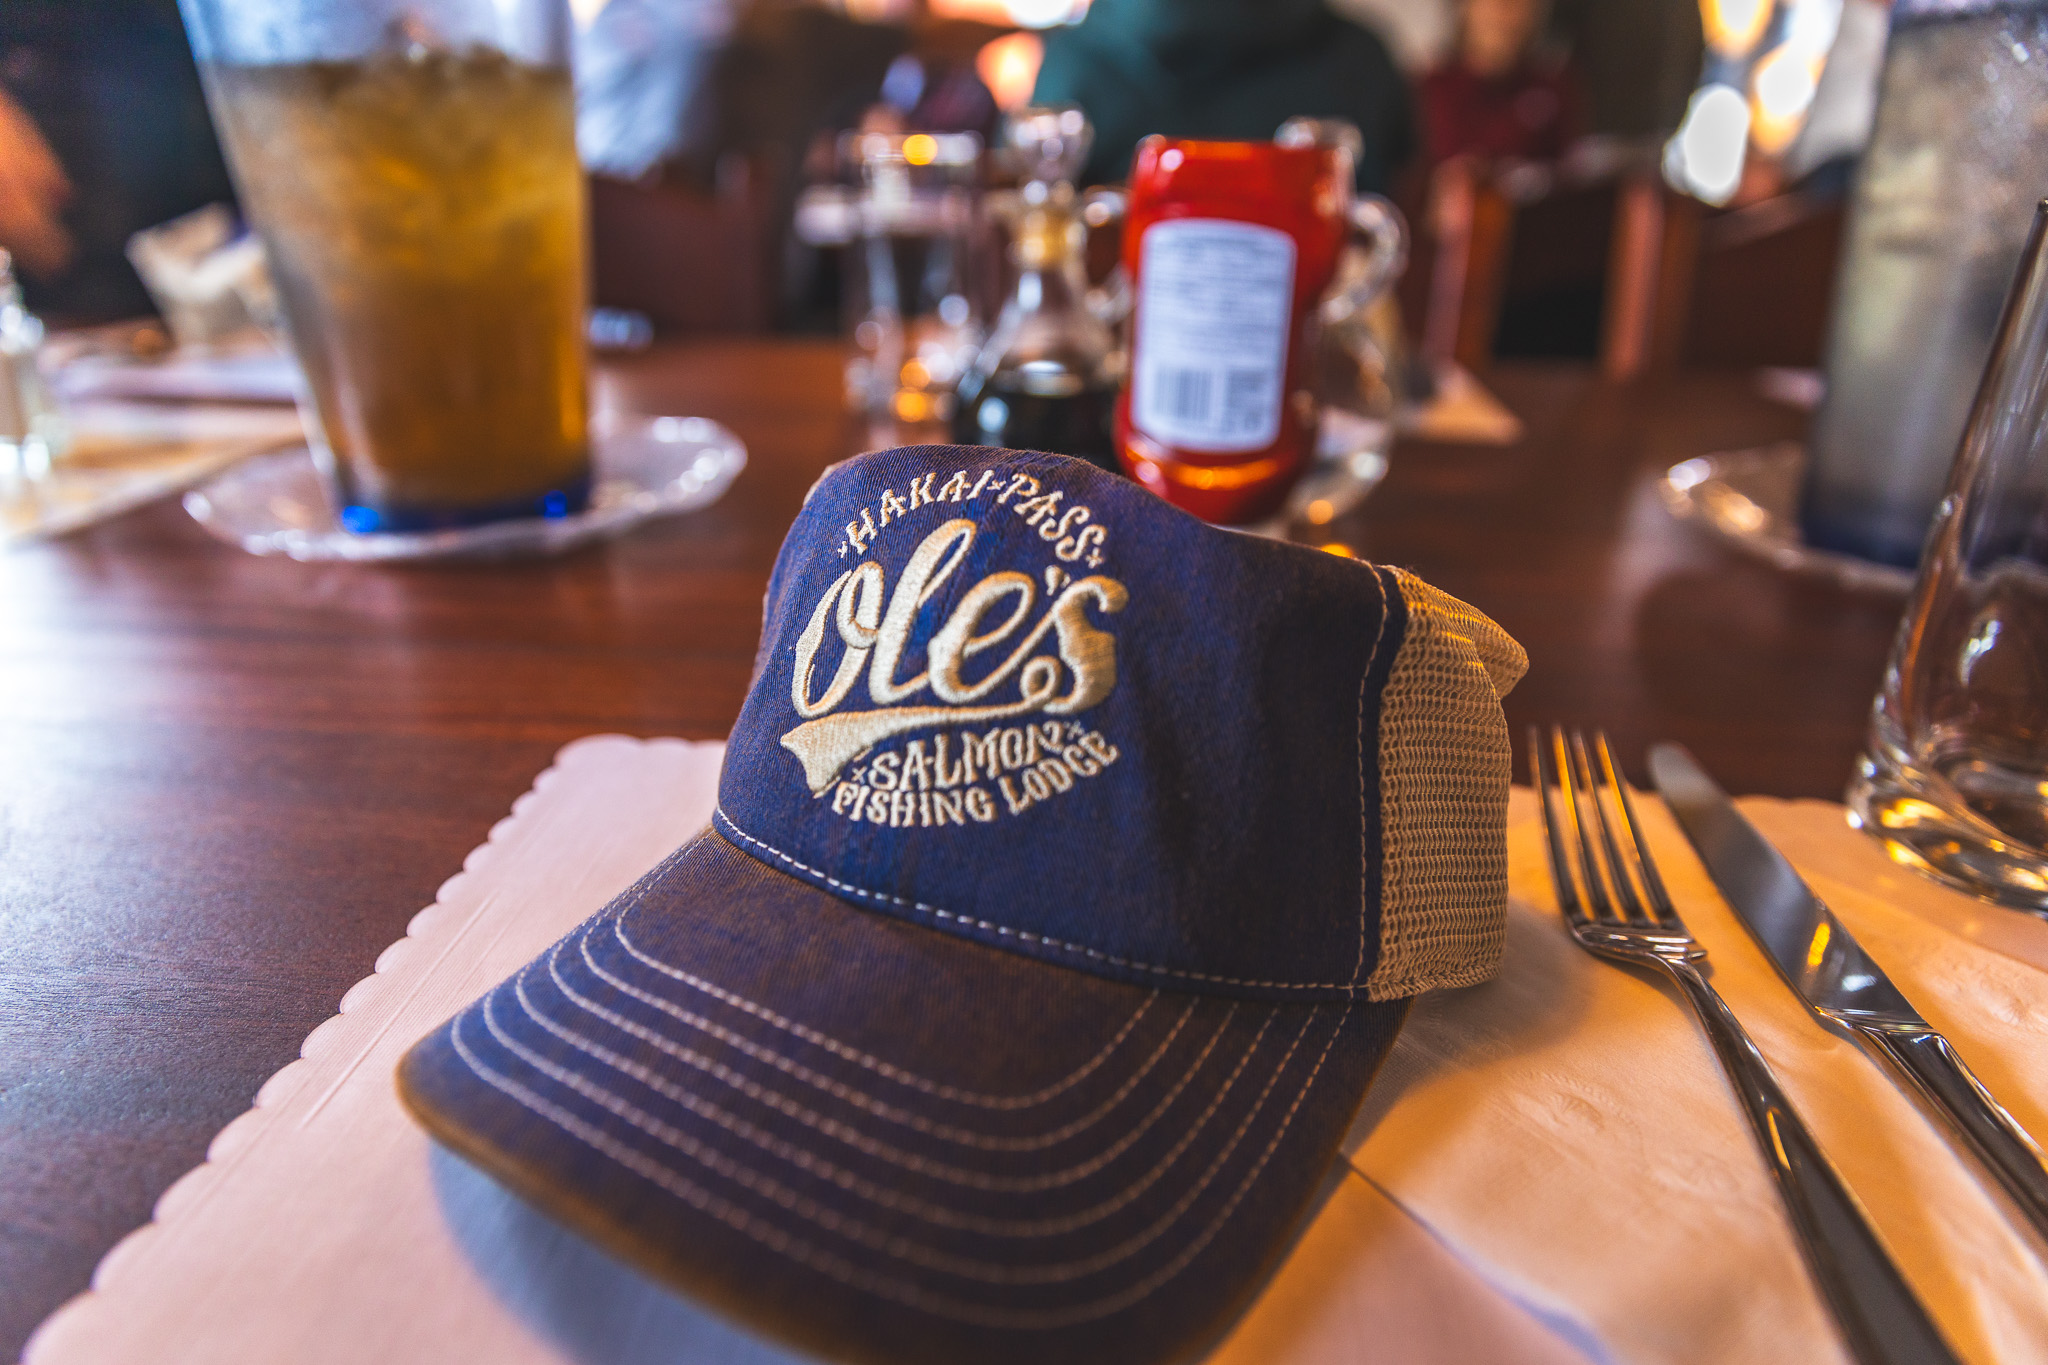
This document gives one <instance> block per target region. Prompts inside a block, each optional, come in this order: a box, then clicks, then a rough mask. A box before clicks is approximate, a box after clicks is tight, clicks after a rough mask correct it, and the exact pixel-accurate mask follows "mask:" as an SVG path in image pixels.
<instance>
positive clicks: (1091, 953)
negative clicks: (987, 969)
mask: <svg viewBox="0 0 2048 1365" xmlns="http://www.w3.org/2000/svg"><path fill="white" fill-rule="evenodd" d="M716 818H717V821H718V823H720V824H722V825H723V826H724V827H725V828H726V829H729V830H731V831H732V832H733V834H734V835H736V836H738V837H739V838H741V839H743V840H745V841H746V842H747V843H749V844H752V845H753V846H754V847H756V848H758V849H760V850H762V851H763V852H765V853H767V854H769V855H770V856H771V857H774V858H775V859H777V860H778V861H781V862H783V863H787V864H788V865H789V866H791V867H793V868H795V869H796V870H797V871H799V872H801V873H803V874H804V875H805V876H807V877H814V878H816V879H817V880H819V881H821V882H823V883H824V884H825V885H826V886H829V887H831V888H832V889H833V890H834V891H838V892H841V893H843V894H845V895H849V896H859V897H861V898H862V899H863V900H870V901H877V902H886V903H888V904H890V905H896V906H901V907H902V908H903V909H905V910H915V911H917V912H918V913H919V914H924V915H931V916H933V917H935V918H938V919H943V920H950V921H952V922H953V923H955V924H961V925H965V926H967V927H968V928H972V929H984V930H987V931H989V932H990V933H995V934H1001V935H1002V936H1003V937H1005V938H1013V939H1016V940H1017V941H1018V942H1020V943H1033V944H1037V945H1039V946H1041V947H1046V948H1057V949H1059V950H1060V951H1061V952H1065V953H1074V954H1077V955H1079V956H1083V957H1088V958H1092V959H1093V960H1095V961H1097V962H1106V963H1108V964H1109V965H1111V966H1113V967H1124V968H1128V969H1130V970H1132V971H1140V972H1153V973H1156V974H1158V975H1161V976H1171V977H1176V978H1178V979H1180V980H1182V981H1205V982H1208V983H1209V984H1210V985H1214V986H1244V987H1247V988H1250V989H1253V990H1282V991H1343V992H1344V993H1345V994H1347V995H1356V994H1357V992H1358V983H1357V982H1356V981H1246V980H1243V979H1241V978H1239V977H1233V976H1218V975H1215V974H1214V973H1210V972H1197V971H1191V970H1188V969H1187V968H1183V967H1167V966H1162V965H1160V964H1159V963H1155V962H1140V961H1138V960H1137V959H1135V958H1128V957H1119V956H1117V955H1116V954H1114V953H1106V952H1103V951H1102V950H1101V949H1100V948H1091V947H1089V946H1088V945H1087V944H1085V943H1069V942H1068V941H1066V940H1065V939H1058V938H1052V937H1050V936H1048V935H1045V934H1035V933H1032V932H1030V931H1029V930H1026V929H1013V928H1011V927H1010V926H1009V925H1007V924H997V923H995V922H994V921H993V920H985V919H977V918H975V917H974V916H972V915H963V914H960V913H958V912H956V911H952V910H946V909H942V908H941V907H939V906H936V905H927V904H925V903H924V902H923V901H914V900H908V899H906V898H904V897H902V896H894V895H891V894H889V893H888V892H886V891H870V890H869V889H868V888H866V887H864V886H855V885H854V884H853V883H851V882H847V881H841V880H840V879H839V878H837V877H834V876H833V875H832V874H831V873H829V872H826V871H823V870H822V869H820V868H815V867H812V866H811V865H810V864H809V863H806V862H803V861H801V860H799V859H797V858H794V857H792V856H790V855H789V854H787V853H785V852H783V851H782V850H781V849H779V848H776V847H775V846H774V845H773V844H770V843H767V842H765V841H763V840H760V839H756V838H755V837H754V836H753V835H751V834H749V833H747V832H746V831H745V830H743V829H741V828H740V827H739V826H738V825H736V824H734V823H733V819H732V817H731V816H730V815H727V814H726V813H725V807H724V806H723V805H721V806H719V807H718V810H717V817H716ZM1360 919H1361V921H1362V920H1363V919H1364V911H1363V909H1362V908H1361V911H1360Z"/></svg>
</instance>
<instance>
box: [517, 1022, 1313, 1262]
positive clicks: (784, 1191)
mask: <svg viewBox="0 0 2048 1365" xmlns="http://www.w3.org/2000/svg"><path fill="white" fill-rule="evenodd" d="M496 998H497V995H496V992H493V993H492V994H491V995H489V996H486V997H485V998H484V1007H483V1018H484V1027H485V1028H487V1029H489V1030H490V1032H491V1036H492V1037H494V1038H496V1039H497V1040H498V1042H499V1044H500V1045H502V1046H503V1047H505V1048H507V1049H509V1050H510V1051H511V1052H512V1053H513V1054H514V1055H516V1056H517V1057H518V1058H519V1059H520V1060H521V1061H523V1062H525V1063H526V1064H527V1065H528V1066H531V1067H533V1068H534V1069H535V1070H536V1071H539V1072H540V1073H541V1074H542V1075H545V1076H547V1077H548V1078H549V1079H550V1080H553V1081H554V1082H555V1083H556V1084H558V1085H563V1086H566V1087H568V1088H569V1089H571V1090H573V1091H575V1092H576V1093H577V1094H579V1095H581V1096H583V1097H584V1098H585V1099H586V1100H589V1101H590V1102H592V1103H594V1104H596V1105H598V1106H599V1107H601V1108H603V1109H604V1110H605V1111H606V1112H607V1113H610V1114H612V1115H613V1116H614V1117H616V1118H620V1119H623V1120H624V1121H625V1122H627V1123H630V1124H631V1125H633V1127H635V1128H637V1129H639V1130H640V1131H641V1132H643V1133H645V1134H647V1135H648V1136H649V1137H651V1138H653V1139H654V1140H655V1141H657V1142H659V1143H661V1144H662V1145H663V1146H665V1147H668V1148H670V1149H671V1150H673V1151H677V1152H680V1153H681V1154H682V1155H684V1156H686V1157H688V1158H690V1159H691V1160H693V1161H695V1162H697V1163H698V1164H699V1165H701V1166H704V1167H707V1168H709V1169H710V1170H712V1171H714V1172H716V1173H717V1174H719V1175H722V1176H724V1177H725V1178H726V1179H728V1180H730V1181H732V1182H733V1183H735V1184H737V1185H739V1186H741V1187H742V1188H744V1189H746V1190H749V1191H751V1192H752V1193H754V1194H756V1195H759V1196H760V1197H761V1198H763V1199H766V1200H768V1201H770V1202H771V1203H773V1204H776V1205H777V1206H779V1207H781V1208H783V1209H786V1210H788V1211H789V1212H790V1213H792V1214H795V1215H796V1216H797V1217H798V1218H801V1219H803V1220H804V1221H805V1222H808V1223H811V1224H814V1225H816V1226H817V1227H820V1228H823V1229H825V1230H826V1231H828V1232H832V1233H836V1234H837V1235H839V1236H841V1237H844V1238H846V1239H847V1240H848V1241H850V1242H857V1243H859V1244H861V1245H863V1246H866V1247H868V1248H870V1249H871V1250H874V1251H878V1252H880V1253H882V1254H883V1255H885V1256H893V1257H895V1258H896V1259H897V1260H899V1261H903V1262H905V1263H907V1264H910V1265H916V1266H922V1267H924V1268H925V1269H927V1270H935V1271H938V1272H939V1273H941V1274H946V1275H953V1276H956V1277H958V1278H960V1279H963V1280H975V1281H978V1282H980V1283H982V1284H1005V1285H1007V1284H1059V1283H1063V1282H1065V1281H1067V1280H1074V1279H1079V1278H1081V1277H1082V1276H1084V1275H1092V1274H1095V1273H1096V1272H1098V1271H1101V1270H1105V1269H1107V1268H1109V1267H1110V1266H1113V1265H1117V1264H1119V1263H1121V1262H1123V1261H1127V1260H1129V1259H1130V1258H1131V1257H1132V1256H1133V1255H1135V1254H1136V1253H1137V1252H1139V1251H1142V1250H1143V1249H1144V1248H1145V1247H1147V1246H1150V1245H1151V1244H1152V1243H1153V1242H1154V1241H1156V1240H1158V1239H1159V1237H1161V1236H1162V1235H1164V1234H1165V1232H1166V1231H1167V1229H1169V1228H1171V1227H1172V1226H1173V1225H1174V1224H1175V1223H1178V1222H1179V1221H1180V1218H1181V1215H1182V1214H1184V1213H1186V1212H1187V1211H1188V1209H1189V1208H1191V1207H1192V1206H1193V1205H1194V1202H1195V1200H1196V1199H1197V1198H1199V1197H1200V1196H1201V1193H1202V1191H1204V1190H1206V1189H1208V1188H1209V1183H1210V1182H1211V1181H1212V1180H1214V1179H1215V1177H1216V1173H1217V1172H1218V1171H1219V1170H1221V1169H1223V1166H1224V1164H1225V1163H1226V1162H1228V1161H1229V1160H1230V1157H1231V1154H1232V1153H1233V1152H1235V1151H1236V1150H1237V1145H1238V1143H1239V1142H1240V1141H1242V1140H1243V1138H1244V1135H1245V1133H1246V1132H1247V1131H1248V1130H1249V1129H1250V1128H1251V1125H1252V1123H1253V1121H1254V1120H1255V1119H1257V1118H1258V1116H1259V1114H1260V1112H1261V1111H1263V1110H1264V1109H1265V1107H1266V1101H1267V1099H1269V1098H1270V1097H1271V1096H1272V1093H1273V1087H1274V1086H1275V1085H1276V1084H1278V1082H1279V1080H1280V1074H1281V1073H1282V1072H1284V1071H1285V1070H1286V1069H1287V1064H1288V1063H1289V1062H1291V1061H1293V1060H1294V1054H1295V1052H1296V1051H1297V1050H1298V1049H1299V1048H1300V1047H1301V1040H1302V1039H1303V1038H1306V1037H1307V1036H1308V1031H1309V1026H1310V1025H1311V1024H1313V1023H1314V1022H1315V1019H1316V1014H1317V1011H1315V1010H1313V1009H1312V1010H1311V1011H1310V1013H1309V1014H1308V1016H1307V1017H1306V1018H1304V1019H1303V1020H1302V1021H1301V1029H1300V1031H1299V1032H1297V1033H1296V1034H1295V1035H1294V1041H1293V1042H1292V1043H1290V1044H1288V1047H1287V1051H1286V1053H1285V1054H1283V1055H1282V1056H1281V1058H1280V1061H1279V1064H1278V1065H1277V1066H1275V1067H1274V1068H1273V1074H1272V1075H1271V1076H1269V1077H1268V1078H1267V1079H1266V1086H1265V1089H1263V1090H1261V1091H1260V1092H1259V1097H1258V1098H1257V1099H1256V1100H1254V1101H1253V1102H1252V1106H1251V1108H1250V1110H1249V1111H1247V1112H1246V1114H1245V1116H1244V1119H1243V1120H1242V1121H1241V1122H1240V1123H1239V1124H1238V1125H1237V1130H1236V1131H1235V1132H1234V1133H1232V1134H1231V1135H1230V1139H1229V1141H1227V1142H1226V1143H1224V1145H1223V1149H1222V1150H1221V1151H1220V1152H1218V1153H1217V1154H1216V1156H1215V1158H1214V1159H1213V1160H1212V1161H1211V1162H1210V1163H1209V1166H1208V1169H1206V1170H1205V1171H1203V1172H1202V1177H1201V1179H1199V1180H1197V1181H1196V1182H1195V1183H1194V1184H1193V1185H1192V1186H1190V1187H1189V1188H1188V1189H1187V1191H1186V1192H1185V1193H1183V1194H1182V1195H1181V1197H1180V1198H1179V1199H1177V1200H1175V1201H1174V1204H1173V1206H1172V1207H1171V1208H1169V1209H1167V1210H1166V1212H1165V1213H1163V1214H1161V1215H1160V1216H1159V1218H1158V1219H1157V1220H1156V1221H1155V1222H1154V1223H1153V1224H1152V1226H1151V1227H1150V1228H1149V1229H1147V1230H1146V1231H1145V1232H1144V1233H1143V1234H1142V1235H1140V1234H1133V1235H1132V1236H1130V1237H1128V1238H1126V1239H1124V1241H1123V1242H1121V1243H1119V1244H1117V1245H1116V1246H1114V1247H1111V1248H1108V1249H1105V1250H1103V1251H1099V1252H1096V1253H1095V1254H1094V1255H1092V1256H1084V1257H1080V1258H1078V1259H1075V1260H1070V1261H1056V1262H1049V1263H1047V1264H1044V1265H1031V1266H1011V1265H1004V1264H1001V1263H999V1262H994V1261H982V1260H976V1259H973V1258H971V1257H966V1256H956V1255H951V1254H949V1253H946V1252H942V1251H937V1250H934V1249H932V1248H930V1247H925V1246H920V1245H918V1244H917V1243H915V1242H912V1241H911V1240H910V1239H909V1238H907V1237H904V1236H901V1235H898V1234H893V1233H889V1232H885V1231H883V1230H881V1229H877V1228H875V1227H873V1226H871V1225H869V1224H867V1223H864V1222H862V1221H861V1220H860V1219H858V1218H852V1217H849V1216H847V1215H845V1214H842V1213H840V1212H838V1211H837V1210H835V1209H831V1208H827V1207H826V1206H824V1205H823V1204H820V1203H819V1202H818V1201H817V1200H815V1199H813V1198H811V1197H810V1196H808V1195H804V1194H800V1193H798V1192H797V1191H795V1190H792V1189H791V1188H789V1187H788V1186H787V1185H784V1184H783V1183H782V1182H781V1181H779V1180H776V1179H775V1178H774V1177H772V1176H767V1175H763V1174H761V1173H760V1172H759V1171H756V1170H754V1169H753V1168H751V1167H749V1166H746V1165H744V1164H743V1163H741V1162H739V1161H737V1160H735V1159H734V1158H732V1157H729V1156H727V1155H725V1154H724V1153H723V1152H720V1151H718V1150H716V1149H714V1148H712V1147H710V1146H709V1145H708V1144H706V1143H704V1142H701V1141H699V1140H698V1139H696V1138H693V1137H691V1136H690V1135H689V1134H688V1133H685V1132H683V1131H682V1130H681V1129H679V1128H677V1127H676V1126H675V1125H674V1124H671V1123H668V1122H665V1121H664V1120H661V1119H658V1118H656V1117H654V1116H653V1115H652V1114H649V1113H648V1112H647V1111H646V1110H644V1109H642V1108H640V1107H639V1106H638V1105H636V1104H634V1103H632V1102H631V1101H630V1100H627V1099H625V1098H624V1097H623V1096H620V1095H618V1094H617V1093H615V1092H613V1091H611V1090H609V1089H607V1088H606V1087H604V1086H602V1085H600V1084H598V1083H597V1082H596V1081H593V1080H591V1079H590V1078H589V1077H587V1076H584V1075H581V1074H579V1073H577V1072H574V1071H571V1070H569V1069H568V1068H566V1067H562V1066H557V1065H556V1064H555V1063H553V1062H551V1061H549V1060H548V1059H547V1058H546V1057H544V1056H542V1055H541V1054H539V1053H537V1052H535V1051H534V1050H533V1049H531V1048H529V1047H527V1046H526V1045H525V1044H523V1043H521V1042H519V1041H518V1040H517V1039H515V1038H513V1037H511V1036H510V1035H508V1034H507V1033H505V1032H504V1030H503V1029H501V1028H500V1027H499V1026H498V1021H497V1018H496V1016H495V1015H493V1014H492V1012H491V1005H492V1002H493V1001H494V1000H495V999H496ZM1268 1017H1269V1019H1270V1016H1268ZM1262 1036H1263V1034H1262Z"/></svg>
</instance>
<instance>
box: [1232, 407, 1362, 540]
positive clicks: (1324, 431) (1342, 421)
mask: <svg viewBox="0 0 2048 1365" xmlns="http://www.w3.org/2000/svg"><path fill="white" fill-rule="evenodd" d="M1393 443H1394V428H1393V424H1392V423H1390V422H1387V421H1385V420H1383V419H1381V418H1378V417H1367V416H1364V415H1363V414H1361V413H1356V412H1352V411H1351V410H1350V409H1348V408H1339V407H1325V408H1324V409H1323V420H1322V421H1321V422H1320V423H1318V424H1317V426H1316V458H1315V463H1313V464H1311V465H1310V466H1309V467H1308V469H1307V470H1306V471H1305V472H1304V473H1303V474H1302V476H1301V482H1299V483H1297V484H1295V485H1294V487H1293V489H1292V490H1291V491H1290V492H1289V493H1288V495H1287V505H1286V506H1285V507H1283V508H1281V509H1280V510H1279V511H1278V512H1276V513H1274V514H1273V515H1272V516H1270V517H1268V518H1267V519H1266V520H1264V521H1256V522H1252V523H1250V524H1248V525H1245V526H1229V527H1225V528H1224V529H1225V530H1230V531H1244V532H1247V533H1249V534H1251V535H1256V536H1265V537H1266V538H1267V539H1269V540H1298V541H1301V542H1302V543H1304V544H1316V543H1317V542H1318V541H1320V540H1322V539H1325V538H1327V536H1328V532H1327V531H1325V530H1324V529H1323V528H1325V527H1327V526H1328V525H1329V524H1330V523H1331V522H1333V521H1335V520H1336V519H1337V518H1339V517H1341V516H1343V515H1344V514H1345V513H1346V512H1349V511H1350V510H1351V509H1352V508H1354V507H1356V506H1358V504H1360V503H1361V502H1364V501H1365V499H1366V497H1367V496H1368V495H1369V494H1371V492H1372V490H1373V489H1375V488H1378V487H1379V486H1380V480H1382V479H1384V478H1386V477H1387V450H1388V448H1389V447H1391V446H1392V445H1393Z"/></svg>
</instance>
